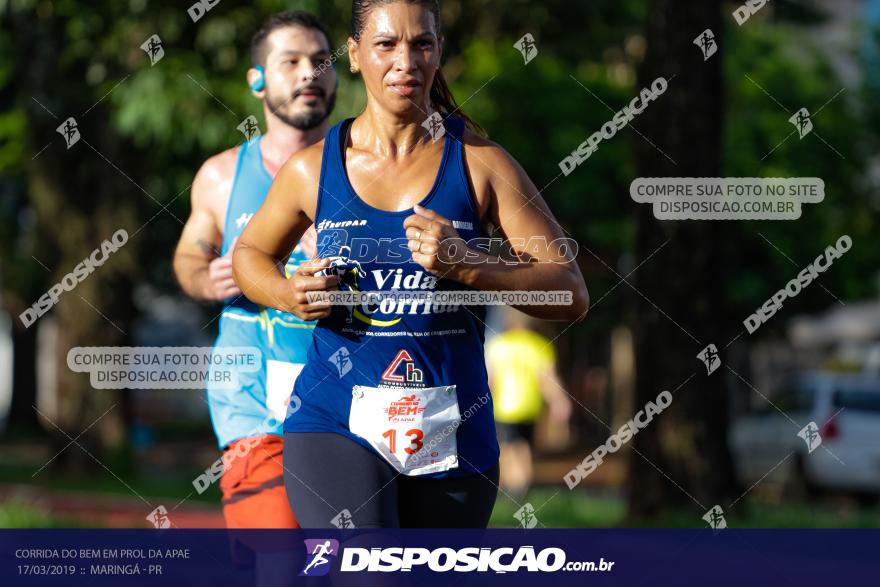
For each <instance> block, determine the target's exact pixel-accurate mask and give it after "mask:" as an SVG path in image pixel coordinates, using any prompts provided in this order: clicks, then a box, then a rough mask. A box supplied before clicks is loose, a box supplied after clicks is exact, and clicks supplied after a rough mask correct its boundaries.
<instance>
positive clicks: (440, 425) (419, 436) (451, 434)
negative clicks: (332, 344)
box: [349, 385, 460, 475]
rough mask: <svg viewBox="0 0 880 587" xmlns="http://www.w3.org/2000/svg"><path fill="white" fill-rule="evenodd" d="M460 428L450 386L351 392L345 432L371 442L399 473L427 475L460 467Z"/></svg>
mask: <svg viewBox="0 0 880 587" xmlns="http://www.w3.org/2000/svg"><path fill="white" fill-rule="evenodd" d="M459 423H460V414H459V410H458V397H457V395H456V392H455V386H454V385H444V386H442V387H430V388H426V389H417V388H399V387H396V388H384V387H364V386H361V385H357V386H355V387H354V388H353V389H352V400H351V414H350V416H349V430H351V431H352V432H353V433H354V434H357V435H358V436H360V437H361V438H363V439H364V440H366V441H367V442H369V443H370V446H372V447H373V448H374V449H376V451H378V452H379V453H380V454H381V455H382V456H383V457H384V458H385V460H387V461H388V462H389V463H390V464H391V465H392V466H393V467H394V468H395V469H397V471H399V472H400V473H402V474H404V475H425V474H428V473H437V472H442V471H447V470H449V469H453V468H456V467H458V450H457V446H456V440H455V436H456V431H457V429H458V425H459Z"/></svg>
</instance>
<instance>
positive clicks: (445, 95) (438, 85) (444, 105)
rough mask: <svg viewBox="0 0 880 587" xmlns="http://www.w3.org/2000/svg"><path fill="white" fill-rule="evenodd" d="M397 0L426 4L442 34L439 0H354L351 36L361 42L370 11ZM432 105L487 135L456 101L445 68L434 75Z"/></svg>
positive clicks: (440, 111)
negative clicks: (445, 74)
mask: <svg viewBox="0 0 880 587" xmlns="http://www.w3.org/2000/svg"><path fill="white" fill-rule="evenodd" d="M395 2H405V3H406V4H418V5H420V6H424V7H425V8H427V9H428V10H430V11H431V14H433V15H434V23H435V24H436V25H437V38H438V39H439V38H440V37H441V35H442V33H441V25H440V2H439V0H352V3H351V38H353V39H354V40H355V41H357V42H360V40H361V33H362V32H363V31H364V27H365V26H366V24H367V17H368V16H369V14H370V11H372V10H373V8H375V7H377V6H384V5H386V4H394V3H395ZM430 99H431V106H432V107H433V108H434V109H435V110H437V111H438V112H439V113H440V114H443V115H445V116H449V115H451V114H452V113H453V112H454V113H455V115H456V116H458V117H459V118H461V119H463V120H464V121H465V123H466V124H467V125H468V126H469V127H470V128H471V129H472V130H474V131H476V132H478V133H479V134H481V135H485V134H486V131H485V130H483V127H481V126H480V125H479V124H477V123H476V122H475V121H474V120H473V119H471V117H470V116H468V115H467V114H465V113H464V111H463V110H461V109H460V108H459V106H458V104H457V103H456V101H455V98H454V97H453V95H452V91H451V90H450V89H449V85H448V84H447V83H446V78H445V77H443V70H441V69H439V68H438V69H437V73H436V74H435V75H434V83H433V84H432V85H431V94H430Z"/></svg>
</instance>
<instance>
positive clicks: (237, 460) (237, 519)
mask: <svg viewBox="0 0 880 587" xmlns="http://www.w3.org/2000/svg"><path fill="white" fill-rule="evenodd" d="M283 446H284V439H283V438H281V437H280V436H274V435H263V436H255V437H251V438H242V439H241V440H236V441H235V442H233V443H232V444H230V445H229V446H228V447H226V450H225V451H223V462H224V464H225V467H224V471H223V477H221V479H220V491H222V492H223V517H224V518H225V519H226V527H227V528H299V524H297V522H296V518H294V517H293V512H292V511H291V510H290V502H288V501H287V492H286V491H285V490H284V465H283V462H284V461H283V459H282V448H283ZM249 447H251V448H250V450H248V448H249Z"/></svg>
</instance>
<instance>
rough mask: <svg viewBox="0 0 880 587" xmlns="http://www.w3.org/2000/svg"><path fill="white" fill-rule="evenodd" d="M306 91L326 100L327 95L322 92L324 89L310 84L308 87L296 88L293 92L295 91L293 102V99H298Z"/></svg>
mask: <svg viewBox="0 0 880 587" xmlns="http://www.w3.org/2000/svg"><path fill="white" fill-rule="evenodd" d="M306 91H312V92H315V93H317V94H318V95H319V96H320V97H321V98H326V97H327V93H326V92H325V91H324V88H322V87H321V86H318V85H313V84H310V85H308V86H303V87H301V88H298V89H297V90H295V91H294V92H293V99H294V100H295V99H297V98H299V97H300V96H301V95H302V94H303V93H304V92H306Z"/></svg>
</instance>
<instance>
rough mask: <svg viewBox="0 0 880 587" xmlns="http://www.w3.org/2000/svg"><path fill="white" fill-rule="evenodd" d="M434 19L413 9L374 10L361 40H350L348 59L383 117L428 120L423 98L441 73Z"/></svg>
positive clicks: (398, 5) (403, 5)
mask: <svg viewBox="0 0 880 587" xmlns="http://www.w3.org/2000/svg"><path fill="white" fill-rule="evenodd" d="M436 30H437V27H436V23H435V22H434V15H433V14H432V13H431V11H430V10H428V9H427V8H425V7H423V6H420V5H418V4H408V3H406V2H394V3H392V4H386V5H383V6H377V7H375V8H373V9H372V10H371V11H370V12H369V13H368V15H367V18H366V23H365V26H364V30H363V31H362V33H361V40H360V42H359V43H355V42H354V40H353V39H351V38H349V41H348V43H349V58H350V59H351V63H352V65H354V66H355V67H357V68H358V69H360V72H361V75H362V76H363V78H364V84H365V86H366V88H367V94H368V95H369V97H370V99H371V100H374V101H375V102H376V103H378V105H379V106H380V107H381V108H382V109H383V110H387V111H388V112H391V113H394V114H397V115H400V116H407V115H413V116H416V117H422V118H427V116H428V115H429V114H430V112H429V111H428V104H429V100H428V96H429V93H430V89H431V84H432V83H433V81H434V74H435V72H436V71H437V68H438V67H440V39H438V38H437V33H436Z"/></svg>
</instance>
